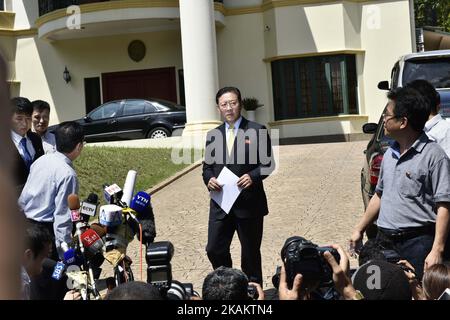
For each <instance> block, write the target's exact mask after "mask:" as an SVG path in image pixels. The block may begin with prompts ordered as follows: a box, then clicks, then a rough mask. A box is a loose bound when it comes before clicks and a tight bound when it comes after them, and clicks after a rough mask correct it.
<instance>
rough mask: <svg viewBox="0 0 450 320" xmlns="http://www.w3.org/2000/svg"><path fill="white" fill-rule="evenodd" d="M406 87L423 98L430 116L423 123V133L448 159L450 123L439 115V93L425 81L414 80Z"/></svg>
mask: <svg viewBox="0 0 450 320" xmlns="http://www.w3.org/2000/svg"><path fill="white" fill-rule="evenodd" d="M407 87H411V88H413V89H415V90H417V91H419V93H420V94H421V95H422V96H424V97H425V98H426V99H427V100H428V103H429V106H430V116H429V118H428V121H427V122H426V123H425V127H424V129H423V130H424V131H425V133H426V134H427V136H428V137H429V138H430V139H431V140H434V141H436V143H437V144H439V146H441V148H442V149H444V151H445V153H446V154H447V156H448V157H450V122H447V120H445V119H444V118H442V116H441V115H440V114H439V107H440V104H441V98H440V95H439V93H438V92H437V91H436V89H435V88H434V87H433V85H432V84H431V83H429V82H428V81H426V80H414V81H412V82H410V83H408V84H407Z"/></svg>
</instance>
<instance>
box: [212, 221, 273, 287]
mask: <svg viewBox="0 0 450 320" xmlns="http://www.w3.org/2000/svg"><path fill="white" fill-rule="evenodd" d="M263 220H264V217H257V218H250V219H241V218H237V217H235V216H234V214H232V213H231V214H229V215H228V216H227V217H225V219H223V220H209V224H208V244H207V245H206V253H207V255H208V259H209V261H210V262H211V264H212V266H213V268H214V269H217V268H218V267H220V266H225V267H229V268H231V267H232V266H233V263H232V261H231V254H230V245H231V241H232V240H233V235H234V232H235V231H237V234H238V236H239V240H240V242H241V269H242V271H243V272H244V273H245V274H246V275H247V277H248V278H249V280H250V281H253V282H257V283H260V284H261V285H262V268H261V250H260V248H261V241H262V234H263Z"/></svg>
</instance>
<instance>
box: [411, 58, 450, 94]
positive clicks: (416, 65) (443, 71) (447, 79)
mask: <svg viewBox="0 0 450 320" xmlns="http://www.w3.org/2000/svg"><path fill="white" fill-rule="evenodd" d="M418 79H424V80H427V81H429V82H430V83H431V84H432V85H433V86H434V87H435V88H437V89H440V88H450V57H447V58H437V59H436V58H433V59H413V60H408V61H406V63H405V68H404V71H403V81H402V82H403V83H404V84H406V83H409V82H411V81H414V80H418Z"/></svg>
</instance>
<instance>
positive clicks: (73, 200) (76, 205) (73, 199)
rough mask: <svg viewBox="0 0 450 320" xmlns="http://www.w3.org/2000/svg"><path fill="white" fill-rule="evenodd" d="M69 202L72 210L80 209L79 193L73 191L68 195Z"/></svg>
mask: <svg viewBox="0 0 450 320" xmlns="http://www.w3.org/2000/svg"><path fill="white" fill-rule="evenodd" d="M67 202H68V203H69V209H70V210H78V209H80V198H79V197H78V195H76V194H74V193H71V194H69V196H68V197H67Z"/></svg>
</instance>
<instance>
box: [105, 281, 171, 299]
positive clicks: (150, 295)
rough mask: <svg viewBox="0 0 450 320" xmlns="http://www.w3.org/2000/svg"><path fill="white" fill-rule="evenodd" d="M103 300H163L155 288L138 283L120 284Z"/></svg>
mask: <svg viewBox="0 0 450 320" xmlns="http://www.w3.org/2000/svg"><path fill="white" fill-rule="evenodd" d="M105 300H164V299H163V297H162V295H161V293H160V291H159V290H158V288H156V287H155V286H153V285H151V284H149V283H145V282H138V281H131V282H126V283H123V284H120V285H119V286H117V287H115V288H114V289H112V290H111V291H110V292H109V293H108V294H107V295H106V297H105Z"/></svg>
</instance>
